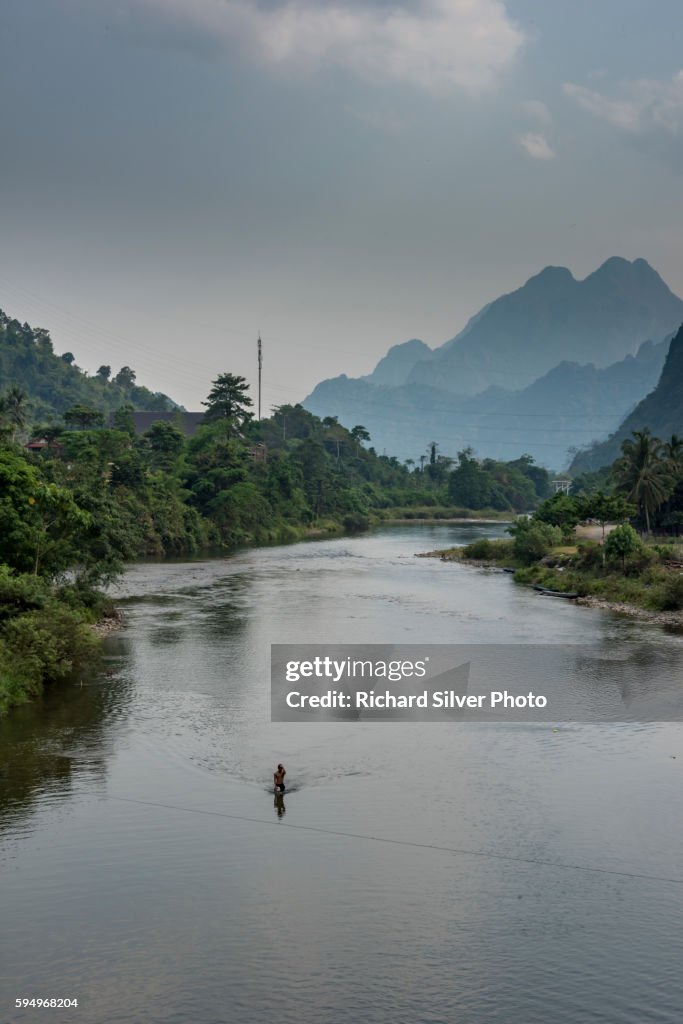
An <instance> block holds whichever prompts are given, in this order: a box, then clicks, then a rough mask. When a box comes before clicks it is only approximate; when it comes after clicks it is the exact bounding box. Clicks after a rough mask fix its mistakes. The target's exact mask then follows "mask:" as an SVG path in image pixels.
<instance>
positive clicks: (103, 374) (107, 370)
mask: <svg viewBox="0 0 683 1024" xmlns="http://www.w3.org/2000/svg"><path fill="white" fill-rule="evenodd" d="M96 376H97V377H99V378H100V380H104V381H107V380H109V378H110V377H111V366H108V365H107V364H106V363H105V364H104V365H102V366H100V367H99V369H98V371H97V373H96Z"/></svg>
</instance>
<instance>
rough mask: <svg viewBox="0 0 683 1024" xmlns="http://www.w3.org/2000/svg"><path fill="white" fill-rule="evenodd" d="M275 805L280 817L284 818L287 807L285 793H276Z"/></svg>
mask: <svg viewBox="0 0 683 1024" xmlns="http://www.w3.org/2000/svg"><path fill="white" fill-rule="evenodd" d="M273 807H274V808H275V813H276V814H277V816H278V818H284V816H285V814H286V811H287V808H286V807H285V797H284V794H283V793H276V794H275V799H274V800H273Z"/></svg>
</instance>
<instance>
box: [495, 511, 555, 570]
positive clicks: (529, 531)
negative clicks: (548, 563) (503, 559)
mask: <svg viewBox="0 0 683 1024" xmlns="http://www.w3.org/2000/svg"><path fill="white" fill-rule="evenodd" d="M508 533H509V534H511V535H512V538H513V545H512V551H513V554H514V556H515V558H517V559H519V561H520V562H523V563H524V564H525V565H532V564H533V563H534V562H540V560H541V559H542V558H543V556H544V555H547V554H548V552H549V551H550V550H551V548H553V547H555V546H556V545H557V544H560V543H561V542H562V530H561V529H560V528H559V526H553V525H551V524H550V523H542V522H539V521H538V520H536V519H516V520H515V522H514V523H513V524H512V526H509V527H508Z"/></svg>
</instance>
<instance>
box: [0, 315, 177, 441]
mask: <svg viewBox="0 0 683 1024" xmlns="http://www.w3.org/2000/svg"><path fill="white" fill-rule="evenodd" d="M11 385H16V386H18V387H19V388H20V389H21V390H23V391H25V392H26V393H27V395H28V396H29V400H30V412H31V416H32V419H33V420H35V421H37V422H41V423H42V422H45V421H50V420H52V419H54V418H56V417H58V416H59V415H61V414H63V413H65V412H66V411H67V409H70V408H73V407H74V406H88V407H91V408H93V409H95V410H96V411H97V412H100V413H103V414H104V415H105V416H106V415H107V414H109V413H112V412H114V411H115V410H116V409H118V408H120V407H121V406H122V405H132V406H133V408H135V409H154V410H162V409H173V408H174V406H175V403H174V402H172V401H171V399H170V398H168V397H167V396H166V395H163V394H161V393H159V392H152V391H149V390H148V389H147V388H144V387H139V386H138V385H137V384H136V383H135V371H134V370H131V368H130V367H129V366H123V367H121V369H119V370H118V371H117V372H116V373H112V367H111V366H101V367H100V368H99V369H98V371H97V373H96V375H95V376H94V377H88V376H87V374H85V373H84V372H83V370H81V369H80V368H79V367H78V366H77V365H76V362H75V359H74V356H73V354H72V353H71V352H65V353H64V354H63V355H61V356H60V355H56V354H55V351H54V348H53V345H52V340H51V338H50V335H49V332H48V331H46V330H44V329H43V328H42V327H36V328H32V327H29V325H28V324H21V323H19V321H18V320H12V319H11V318H10V317H8V316H7V315H6V314H5V313H3V312H2V310H0V392H2V391H5V390H6V389H7V388H8V387H9V386H11Z"/></svg>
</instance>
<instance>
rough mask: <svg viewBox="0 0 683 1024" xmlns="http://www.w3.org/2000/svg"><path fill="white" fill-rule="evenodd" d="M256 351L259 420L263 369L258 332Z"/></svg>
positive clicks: (259, 415) (261, 345) (259, 416)
mask: <svg viewBox="0 0 683 1024" xmlns="http://www.w3.org/2000/svg"><path fill="white" fill-rule="evenodd" d="M256 346H257V349H258V418H259V420H260V419H261V371H262V369H263V344H262V342H261V332H260V331H259V335H258V341H257V342H256Z"/></svg>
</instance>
